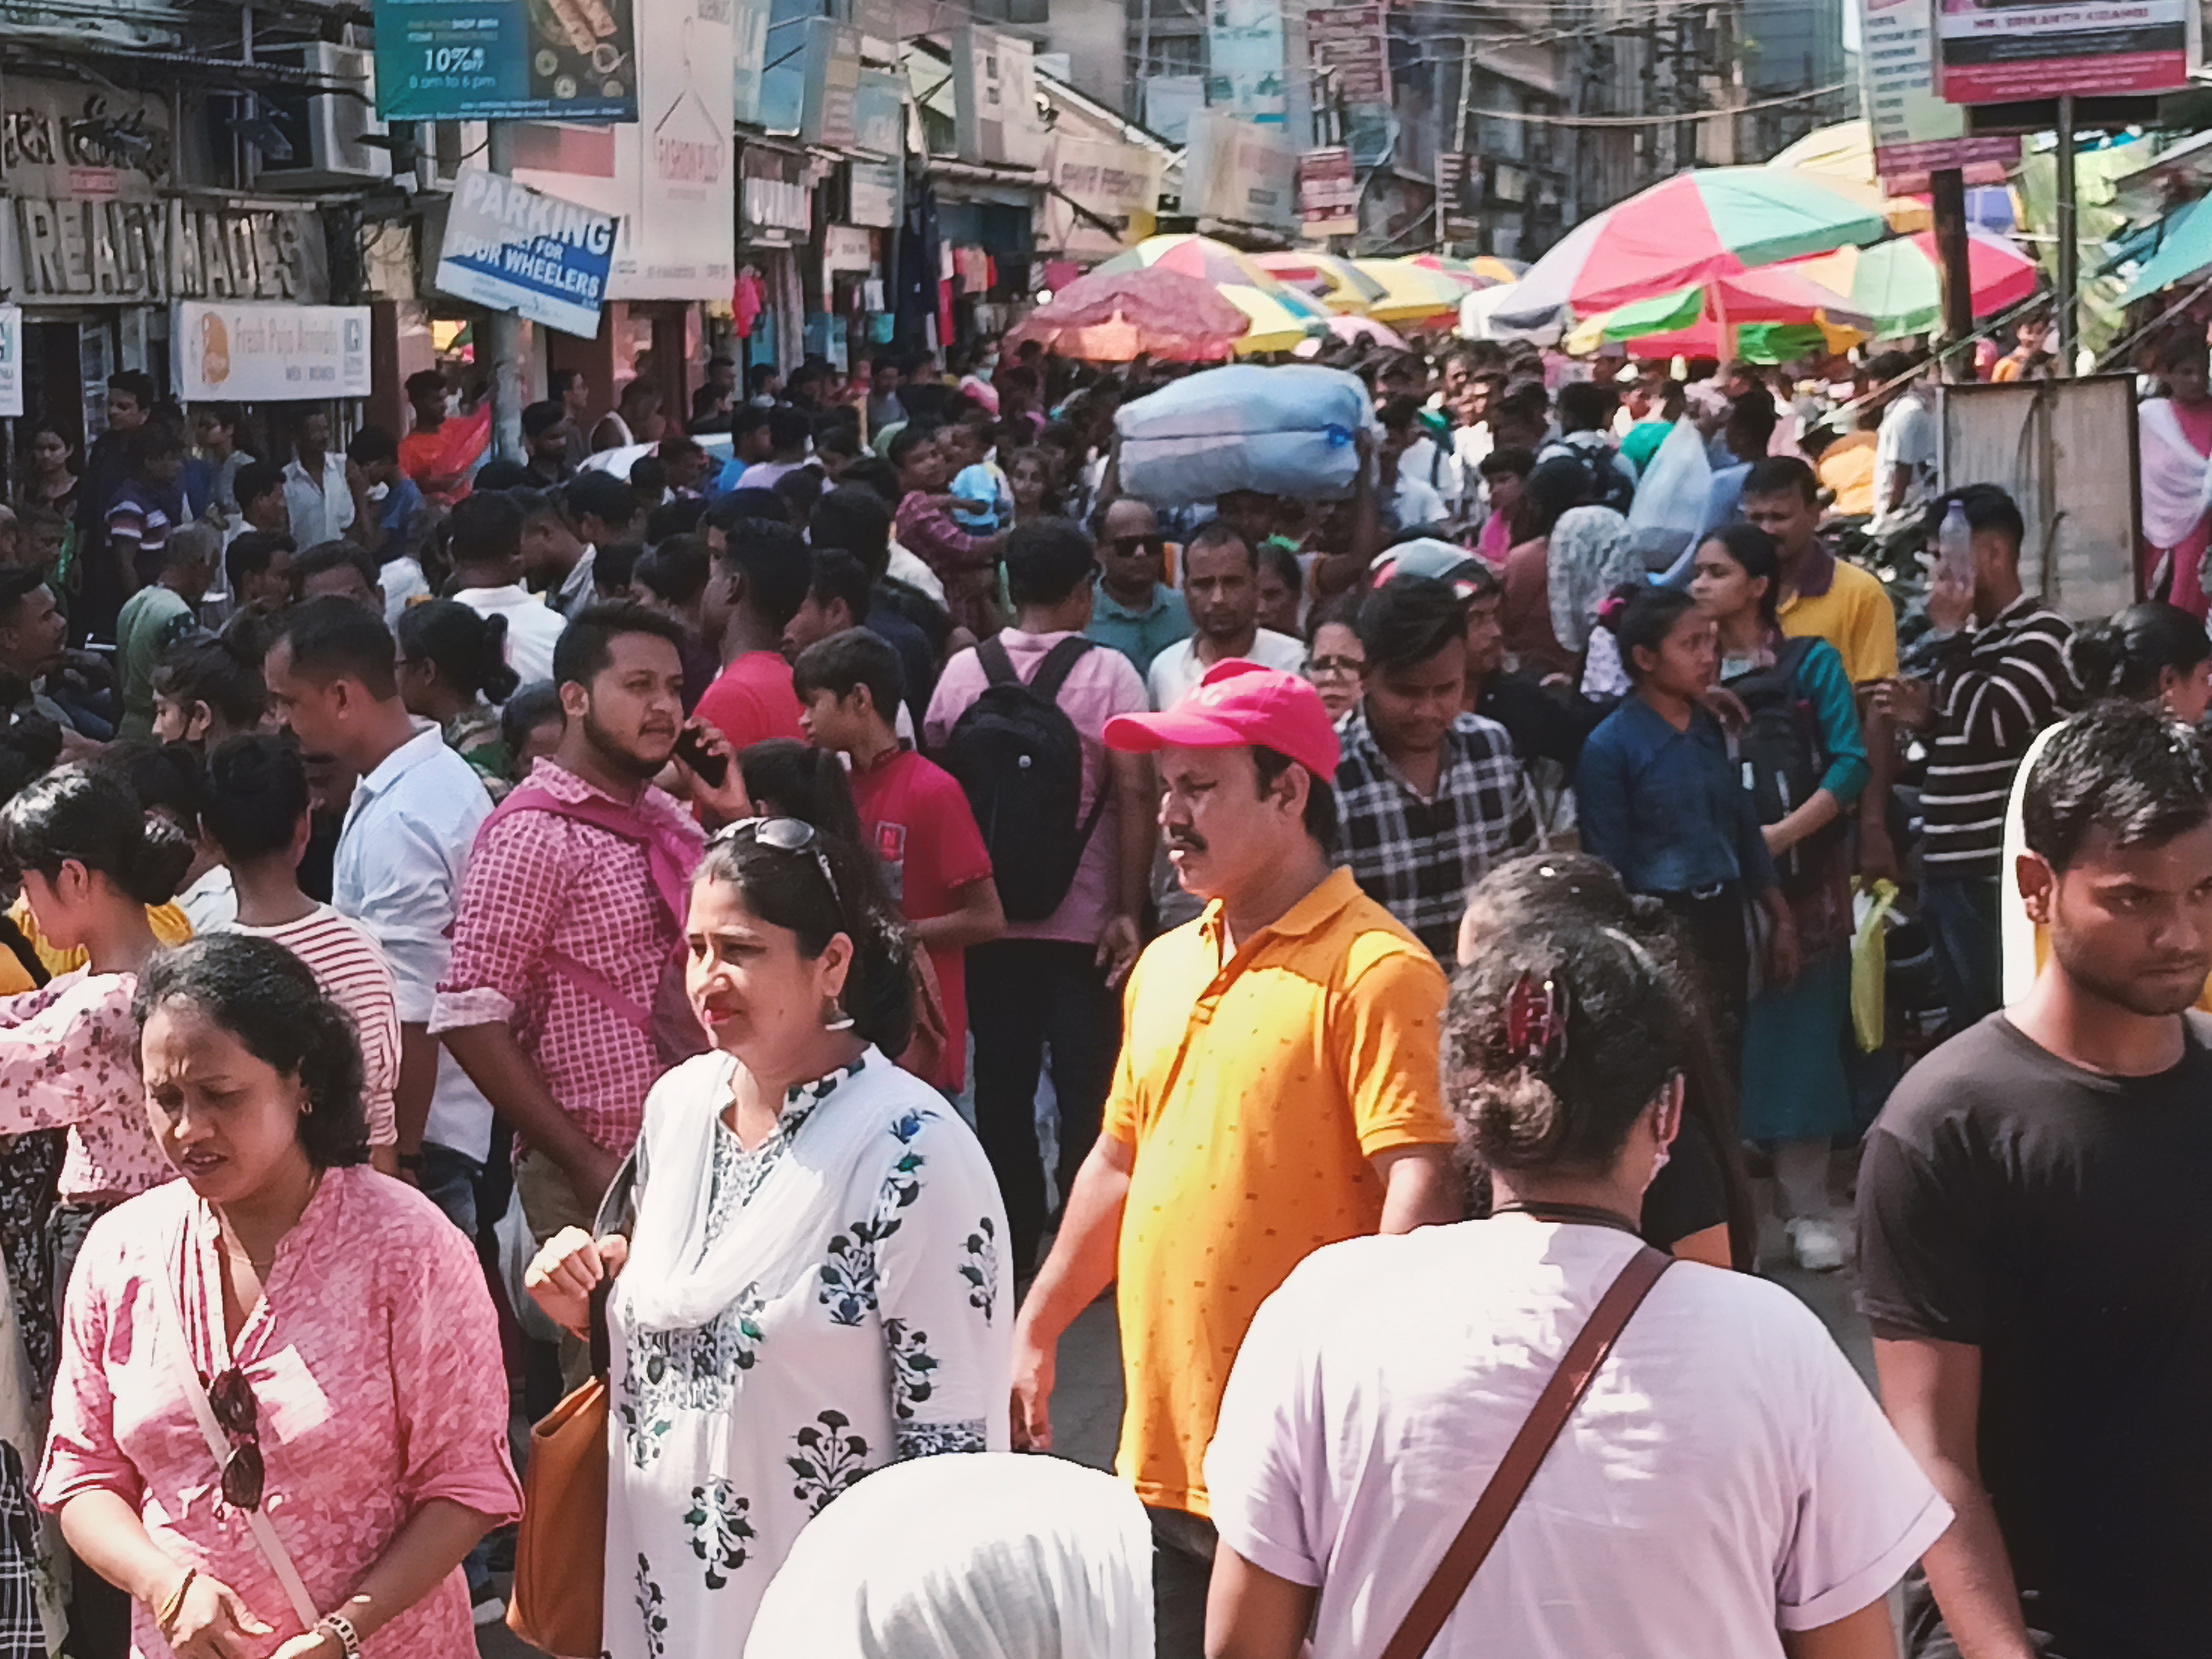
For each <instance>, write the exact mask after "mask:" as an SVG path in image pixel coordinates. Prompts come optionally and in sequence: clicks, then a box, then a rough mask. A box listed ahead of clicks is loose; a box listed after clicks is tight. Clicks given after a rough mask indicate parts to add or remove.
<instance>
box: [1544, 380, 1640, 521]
mask: <svg viewBox="0 0 2212 1659" xmlns="http://www.w3.org/2000/svg"><path fill="white" fill-rule="evenodd" d="M1619 408H1620V387H1618V386H1613V385H1612V384H1611V383H1609V382H1607V381H1604V380H1572V381H1570V382H1569V383H1568V384H1566V385H1565V386H1561V387H1560V388H1559V436H1558V437H1556V438H1554V439H1553V440H1552V441H1550V442H1549V443H1547V444H1546V445H1545V446H1544V447H1542V448H1541V449H1539V450H1538V451H1537V452H1536V465H1539V466H1541V465H1543V464H1544V463H1545V462H1546V461H1549V460H1553V459H1558V458H1559V457H1560V456H1562V455H1567V456H1571V457H1573V458H1574V459H1577V460H1578V461H1580V462H1582V463H1583V465H1584V466H1586V467H1588V468H1589V475H1590V484H1589V493H1588V495H1585V496H1584V498H1583V499H1584V500H1586V501H1591V502H1594V503H1595V504H1596V505H1597V506H1599V507H1611V508H1612V509H1613V511H1614V512H1616V513H1626V512H1627V511H1628V509H1629V507H1630V505H1631V504H1632V502H1633V501H1635V500H1636V469H1635V468H1634V467H1633V466H1632V465H1629V464H1628V462H1627V461H1626V460H1625V459H1622V458H1621V453H1620V450H1619V449H1617V448H1615V447H1614V446H1613V411H1614V410H1617V409H1619Z"/></svg>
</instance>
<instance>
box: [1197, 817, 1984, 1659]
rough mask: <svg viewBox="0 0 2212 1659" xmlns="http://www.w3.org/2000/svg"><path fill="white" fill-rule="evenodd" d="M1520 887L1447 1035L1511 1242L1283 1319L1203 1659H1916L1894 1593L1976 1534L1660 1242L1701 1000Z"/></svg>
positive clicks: (1381, 1257)
mask: <svg viewBox="0 0 2212 1659" xmlns="http://www.w3.org/2000/svg"><path fill="white" fill-rule="evenodd" d="M1536 856H1537V857H1538V858H1540V859H1541V857H1542V856H1543V855H1541V854H1538V855H1536ZM1519 873H1520V872H1517V871H1516V868H1515V866H1505V867H1504V869H1503V870H1501V871H1499V872H1493V874H1492V876H1491V877H1490V878H1487V879H1486V882H1485V883H1484V884H1483V885H1482V886H1480V887H1478V888H1477V889H1476V893H1477V895H1478V897H1479V898H1480V896H1483V895H1484V894H1485V893H1486V890H1488V889H1489V888H1490V886H1491V885H1492V884H1494V883H1497V882H1498V881H1499V880H1500V878H1505V879H1507V880H1514V879H1517V877H1518V875H1519ZM1561 885H1562V887H1563V888H1564V887H1565V884H1564V883H1563V884H1561ZM1494 914H1495V915H1497V916H1498V918H1499V921H1498V925H1497V926H1496V927H1493V928H1492V930H1491V932H1490V933H1488V934H1487V936H1486V937H1485V938H1484V939H1481V940H1480V941H1479V942H1478V943H1477V946H1476V949H1475V951H1474V957H1473V959H1472V960H1471V961H1470V963H1468V966H1467V967H1466V968H1465V969H1463V970H1462V975H1461V977H1460V981H1459V984H1458V987H1457V988H1456V990H1455V993H1454V997H1453V1001H1452V1007H1451V1013H1450V1021H1449V1035H1448V1036H1447V1039H1446V1050H1447V1053H1446V1060H1445V1093H1446V1097H1447V1099H1448V1101H1449V1103H1450V1104H1451V1106H1452V1109H1453V1110H1454V1112H1455V1115H1456V1116H1457V1117H1458V1119H1459V1121H1460V1123H1461V1125H1462V1135H1463V1139H1464V1140H1465V1141H1466V1142H1467V1143H1468V1146H1469V1147H1470V1150H1471V1151H1472V1152H1474V1154H1475V1155H1476V1157H1477V1158H1479V1159H1480V1162H1481V1163H1482V1164H1486V1165H1487V1167H1488V1169H1489V1171H1490V1174H1491V1178H1492V1184H1493V1190H1494V1194H1495V1199H1496V1202H1495V1204H1494V1206H1493V1214H1492V1218H1490V1219H1488V1220H1486V1221H1474V1222H1466V1223H1462V1224H1461V1225H1456V1226H1449V1227H1431V1228H1426V1229H1423V1230H1421V1231H1417V1232H1414V1233H1411V1234H1408V1235H1406V1236H1404V1237H1395V1238H1363V1239H1354V1240H1351V1241H1348V1242H1346V1243H1341V1244H1335V1245H1332V1246H1330V1247H1329V1248H1328V1249H1324V1250H1321V1251H1318V1252H1316V1254H1315V1255H1312V1256H1310V1257H1309V1258H1308V1259H1307V1260H1306V1261H1305V1262H1304V1264H1302V1265H1301V1266H1300V1267H1298V1269H1297V1272H1295V1273H1292V1274H1291V1277H1290V1279H1288V1280H1287V1281H1286V1282H1285V1284H1284V1285H1283V1286H1282V1288H1281V1289H1280V1290H1279V1291H1276V1293H1275V1294H1274V1295H1273V1297H1270V1298H1269V1299H1268V1301H1267V1304H1265V1305H1264V1306H1262V1307H1261V1310H1260V1313H1259V1316H1258V1318H1257V1319H1256V1320H1255V1322H1253V1325H1252V1328H1251V1332H1250V1334H1249V1335H1248V1336H1247V1337H1246V1339H1245V1342H1244V1346H1243V1349H1242V1350H1241V1351H1240V1352H1239V1353H1238V1356H1237V1365H1236V1369H1235V1370H1234V1372H1233V1373H1232V1374H1231V1378H1230V1383H1229V1388H1228V1392H1227V1395H1226V1397H1225V1400H1224V1401H1223V1404H1222V1408H1221V1419H1220V1426H1219V1429H1218V1432H1217V1433H1216V1436H1215V1437H1214V1441H1213V1445H1212V1450H1211V1451H1210V1453H1209V1454H1208V1455H1207V1457H1206V1486H1207V1489H1208V1491H1209V1492H1210V1493H1211V1494H1212V1500H1213V1521H1214V1523H1215V1525H1216V1526H1217V1527H1218V1528H1219V1529H1220V1534H1221V1548H1220V1553H1219V1555H1218V1558H1217V1559H1216V1563H1215V1568H1214V1577H1213V1588H1212V1603H1211V1607H1210V1609H1209V1615H1208V1626H1209V1628H1208V1631H1207V1644H1206V1646H1207V1652H1208V1653H1209V1655H1211V1656H1212V1659H1295V1656H1296V1655H1297V1652H1298V1650H1299V1644H1300V1643H1301V1642H1302V1641H1304V1639H1305V1636H1306V1633H1307V1631H1308V1627H1309V1624H1310V1625H1311V1627H1312V1631H1313V1638H1314V1651H1315V1652H1316V1653H1319V1654H1328V1655H1334V1656H1343V1659H1377V1656H1380V1659H1419V1656H1421V1655H1423V1654H1429V1655H1432V1656H1435V1659H1477V1656H1490V1655H1495V1654H1510V1655H1513V1656H1514V1659H1590V1656H1593V1655H1599V1654H1620V1655H1628V1654H1633V1655H1635V1656H1637V1659H1714V1656H1719V1655H1726V1656H1729V1659H1765V1656H1784V1655H1786V1656H1790V1659H1894V1655H1895V1653H1896V1646H1895V1642H1894V1638H1893V1636H1892V1633H1891V1630H1890V1624H1889V1615H1888V1610H1887V1606H1886V1604H1885V1597H1886V1596H1887V1594H1888V1592H1889V1589H1890V1588H1891V1586H1892V1585H1893V1584H1894V1583H1896V1582H1897V1581H1898V1579H1899V1578H1900V1577H1902V1576H1903V1575H1904V1573H1905V1571H1906V1569H1907V1568H1909V1567H1910V1566H1911V1565H1912V1563H1913V1562H1914V1560H1915V1559H1917V1557H1918V1556H1919V1554H1920V1553H1921V1552H1922V1551H1923V1549H1925V1548H1926V1547H1927V1546H1928V1545H1929V1544H1930V1543H1932V1542H1933V1541H1935V1540H1936V1538H1938V1537H1940V1536H1942V1533H1943V1531H1944V1529H1945V1528H1946V1527H1948V1525H1949V1524H1950V1519H1951V1515H1950V1510H1949V1509H1948V1507H1947V1506H1946V1505H1945V1504H1944V1502H1943V1500H1942V1498H1940V1497H1938V1496H1937V1495H1936V1492H1935V1490H1934V1488H1933V1487H1931V1486H1929V1483H1928V1481H1927V1480H1926V1479H1925V1478H1924V1477H1923V1476H1922V1474H1920V1472H1919V1470H1918V1468H1917V1467H1916V1466H1915V1464H1914V1463H1913V1462H1912V1459H1911V1456H1910V1455H1908V1454H1907V1453H1906V1451H1905V1448H1904V1446H1903V1445H1902V1444H1901V1443H1899V1440H1898V1438H1897V1437H1896V1435H1895V1434H1894V1433H1893V1432H1892V1431H1891V1430H1890V1428H1889V1425H1888V1424H1887V1422H1886V1421H1885V1420H1884V1419H1883V1417H1882V1415H1881V1410H1880V1408H1879V1407H1877V1406H1876V1404H1875V1400H1874V1397H1873V1396H1872V1395H1870V1394H1869V1392H1868V1390H1867V1388H1866V1386H1865V1384H1863V1383H1861V1382H1860V1380H1859V1379H1858V1377H1857V1376H1856V1375H1854V1374H1853V1372H1852V1370H1851V1369H1850V1365H1849V1364H1846V1363H1845V1361H1844V1357H1843V1355H1842V1354H1841V1353H1840V1352H1838V1351H1837V1348H1836V1346H1835V1344H1834V1343H1833V1342H1832V1340H1830V1339H1829V1337H1828V1334H1827V1333H1826V1331H1825V1330H1823V1329H1822V1328H1821V1326H1820V1322H1819V1321H1818V1320H1817V1319H1816V1318H1814V1316H1813V1314H1812V1313H1811V1312H1810V1311H1809V1310H1807V1309H1806V1308H1805V1307H1804V1306H1803V1305H1802V1304H1800V1303H1799V1302H1798V1301H1797V1300H1796V1298H1795V1297H1792V1296H1791V1295H1790V1292H1789V1291H1785V1290H1783V1289H1781V1288H1780V1287H1778V1286H1776V1285H1769V1284H1765V1283H1764V1282H1762V1281H1760V1280H1759V1279H1752V1278H1749V1277H1747V1276H1744V1275H1741V1274H1738V1273H1730V1272H1729V1271H1727V1270H1725V1269H1723V1268H1718V1267H1706V1266H1704V1265H1702V1264H1700V1263H1698V1262H1687V1261H1673V1262H1669V1261H1668V1260H1667V1259H1666V1258H1664V1257H1662V1256H1659V1255H1657V1253H1656V1252H1654V1251H1650V1250H1649V1249H1648V1248H1647V1247H1645V1246H1644V1245H1643V1244H1642V1243H1639V1241H1638V1239H1637V1237H1636V1234H1635V1228H1636V1222H1637V1216H1638V1211H1639V1209H1640V1208H1641V1206H1642V1203H1643V1195H1644V1188H1645V1187H1646V1186H1648V1185H1649V1184H1650V1180H1651V1177H1652V1175H1653V1174H1654V1173H1655V1172H1656V1170H1657V1169H1658V1167H1659V1166H1660V1164H1662V1162H1663V1161H1664V1160H1665V1158H1666V1157H1667V1153H1668V1143H1669V1142H1671V1141H1672V1140H1673V1139H1674V1133H1675V1131H1676V1130H1677V1128H1678V1127H1680V1121H1681V1090H1682V1069H1681V1068H1682V1066H1683V1063H1684V1055H1683V1052H1682V1044H1683V1041H1684V1036H1683V1034H1684V1033H1685V1032H1686V1031H1688V1030H1691V1029H1692V1024H1693V1022H1692V1019H1691V1018H1690V1012H1691V1011H1690V1010H1688V1009H1687V1008H1686V1007H1685V1006H1684V1003H1683V1001H1682V992H1681V989H1680V987H1681V985H1682V982H1683V980H1682V976H1681V975H1680V973H1679V971H1677V970H1676V964H1674V963H1672V962H1670V961H1662V960H1661V957H1662V955H1665V954H1667V953H1666V952H1665V951H1664V946H1663V945H1662V946H1660V947H1659V948H1658V949H1656V950H1655V949H1654V947H1653V946H1651V945H1647V944H1645V943H1644V942H1643V941H1642V940H1639V939H1635V938H1632V937H1631V935H1630V934H1628V933H1626V932H1624V931H1621V930H1620V929H1617V928H1613V927H1607V926H1604V925H1603V924H1602V923H1601V922H1599V921H1595V920H1593V919H1591V918H1590V917H1589V916H1588V915H1586V914H1584V913H1583V909H1582V908H1581V907H1580V906H1579V905H1578V904H1577V902H1576V901H1575V899H1574V898H1573V896H1572V895H1571V894H1570V893H1568V892H1565V891H1561V892H1560V893H1559V896H1558V902H1556V903H1549V902H1547V901H1546V899H1545V897H1544V896H1543V894H1542V892H1541V889H1538V888H1535V887H1534V886H1533V885H1532V886H1529V887H1524V888H1523V889H1522V899H1521V901H1520V902H1518V903H1517V904H1516V905H1513V906H1510V907H1508V906H1503V905H1501V906H1498V907H1497V908H1496V909H1495V912H1494ZM1646 1292H1648V1296H1647V1295H1646V1294H1645V1293H1646ZM1639 1298H1642V1302H1643V1305H1642V1307H1641V1309H1640V1310H1638V1307H1637V1305H1636V1304H1637V1302H1638V1299H1639ZM1607 1339H1610V1340H1607ZM1477 1493H1480V1494H1481V1495H1482V1500H1481V1502H1480V1504H1476V1505H1475V1507H1474V1511H1473V1513H1472V1515H1471V1514H1470V1510H1469V1504H1470V1502H1471V1500H1472V1499H1473V1498H1474V1495H1475V1494H1477Z"/></svg>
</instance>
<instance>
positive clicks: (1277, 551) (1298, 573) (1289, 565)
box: [1260, 541, 1306, 597]
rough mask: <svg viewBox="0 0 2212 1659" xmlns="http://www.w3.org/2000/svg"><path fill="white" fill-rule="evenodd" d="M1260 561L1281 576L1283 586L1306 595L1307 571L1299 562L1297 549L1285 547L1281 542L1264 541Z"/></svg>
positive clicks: (1300, 594) (1262, 565) (1298, 593)
mask: <svg viewBox="0 0 2212 1659" xmlns="http://www.w3.org/2000/svg"><path fill="white" fill-rule="evenodd" d="M1260 563H1261V567H1262V568H1266V569H1270V570H1273V572H1274V573H1275V574H1276V575H1278V576H1279V577H1280V578H1281V579H1282V582H1283V586H1285V587H1287V588H1289V589H1290V590H1291V592H1292V593H1295V594H1297V595H1299V596H1301V597H1303V596H1304V592H1305V591H1306V573H1305V569H1304V566H1302V565H1300V564H1299V563H1298V556H1297V550H1295V549H1293V548H1289V547H1285V545H1283V544H1282V543H1280V542H1273V541H1271V542H1266V543H1263V544H1261V548H1260Z"/></svg>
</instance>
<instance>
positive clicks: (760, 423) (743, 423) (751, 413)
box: [730, 404, 768, 444]
mask: <svg viewBox="0 0 2212 1659" xmlns="http://www.w3.org/2000/svg"><path fill="white" fill-rule="evenodd" d="M767 426H768V410H765V409H763V408H762V407H761V406H760V405H759V404H744V405H742V406H741V407H739V408H738V409H735V410H732V411H731V412H730V437H731V439H732V443H733V444H734V442H735V441H737V440H739V439H742V438H743V437H744V435H746V434H747V433H749V432H752V431H755V430H764V429H765V428H767Z"/></svg>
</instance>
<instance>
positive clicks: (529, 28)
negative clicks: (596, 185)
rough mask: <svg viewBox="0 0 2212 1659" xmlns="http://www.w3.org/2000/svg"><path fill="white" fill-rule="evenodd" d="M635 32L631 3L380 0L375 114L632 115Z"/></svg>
mask: <svg viewBox="0 0 2212 1659" xmlns="http://www.w3.org/2000/svg"><path fill="white" fill-rule="evenodd" d="M721 3H722V4H724V5H725V6H726V5H727V4H728V3H729V0H721ZM637 37H638V30H637V26H636V21H635V17H634V16H633V15H632V0H378V3H377V8H376V112H377V113H378V114H379V115H380V116H382V117H383V118H385V119H386V120H387V121H482V120H498V119H507V120H513V119H525V120H556V121H635V120H636V119H637V118H638V99H637Z"/></svg>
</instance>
